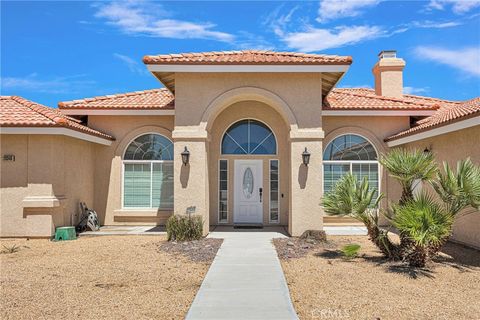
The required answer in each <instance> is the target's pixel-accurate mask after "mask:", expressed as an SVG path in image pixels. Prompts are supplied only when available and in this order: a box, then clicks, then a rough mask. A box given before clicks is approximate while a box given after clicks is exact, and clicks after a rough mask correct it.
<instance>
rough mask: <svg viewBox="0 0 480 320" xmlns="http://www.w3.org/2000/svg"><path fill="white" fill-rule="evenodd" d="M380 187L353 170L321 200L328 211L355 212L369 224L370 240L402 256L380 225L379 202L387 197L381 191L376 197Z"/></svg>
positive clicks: (386, 252)
mask: <svg viewBox="0 0 480 320" xmlns="http://www.w3.org/2000/svg"><path fill="white" fill-rule="evenodd" d="M376 193H377V190H376V189H375V188H370V186H369V183H368V180H367V179H366V177H364V178H363V180H362V181H358V180H357V177H356V176H354V175H353V174H351V173H348V174H346V175H344V176H343V177H342V178H341V179H340V180H339V181H338V182H337V183H336V184H335V186H334V187H333V190H332V191H331V192H328V193H326V194H325V195H324V197H323V198H322V200H321V205H322V206H323V208H324V210H325V212H326V213H328V214H330V215H337V216H346V215H348V216H351V217H352V218H355V219H357V220H359V221H361V222H363V224H364V225H365V227H366V228H367V232H368V235H369V238H370V240H372V241H373V243H374V244H375V245H376V246H377V247H378V248H379V249H380V250H381V251H382V253H383V254H384V255H385V256H387V257H389V258H391V259H398V258H400V256H399V251H398V247H397V246H396V245H395V244H394V243H392V242H391V241H390V239H389V238H388V232H387V231H385V230H382V229H380V228H379V226H378V204H379V202H380V200H381V199H382V198H383V194H382V193H380V194H379V195H378V196H376V197H375V194H376Z"/></svg>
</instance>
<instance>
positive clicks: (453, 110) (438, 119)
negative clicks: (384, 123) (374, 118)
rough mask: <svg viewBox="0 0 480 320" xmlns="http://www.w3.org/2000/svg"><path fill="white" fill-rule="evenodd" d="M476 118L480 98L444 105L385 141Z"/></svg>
mask: <svg viewBox="0 0 480 320" xmlns="http://www.w3.org/2000/svg"><path fill="white" fill-rule="evenodd" d="M477 116H480V97H477V98H474V99H471V100H467V101H464V102H460V103H450V104H446V105H444V106H442V107H441V108H440V109H438V110H437V111H436V112H435V114H433V115H431V116H429V117H427V118H425V119H422V120H419V121H417V123H416V126H414V127H412V128H410V129H408V130H405V131H402V132H400V133H397V134H396V135H393V136H391V137H388V138H387V139H385V141H391V140H396V139H399V138H403V137H406V136H409V135H412V134H416V133H420V132H422V131H427V130H430V129H434V128H438V127H441V126H444V125H447V124H451V123H453V122H457V121H460V120H466V119H468V118H472V117H477Z"/></svg>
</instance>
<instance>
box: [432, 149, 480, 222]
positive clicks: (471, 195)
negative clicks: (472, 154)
mask: <svg viewBox="0 0 480 320" xmlns="http://www.w3.org/2000/svg"><path fill="white" fill-rule="evenodd" d="M443 171H444V172H443V173H442V172H438V173H437V179H436V180H434V181H432V182H431V184H432V186H433V188H434V189H435V191H436V192H437V194H438V195H439V197H440V198H441V199H442V201H444V202H445V203H446V204H447V206H448V208H449V211H451V213H452V214H457V213H458V212H460V211H461V210H462V209H464V208H466V207H467V206H471V207H473V208H475V209H477V210H478V209H479V208H480V167H479V166H476V165H475V164H473V162H472V161H471V160H470V159H469V158H467V159H464V160H461V161H458V162H457V169H456V172H454V171H453V170H452V169H451V168H450V166H449V165H448V163H446V162H444V163H443Z"/></svg>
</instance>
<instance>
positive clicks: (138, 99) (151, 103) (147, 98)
mask: <svg viewBox="0 0 480 320" xmlns="http://www.w3.org/2000/svg"><path fill="white" fill-rule="evenodd" d="M174 106H175V104H174V97H173V94H171V93H170V92H169V91H168V90H167V89H165V88H161V89H152V90H144V91H135V92H128V93H121V94H112V95H107V96H99V97H93V98H86V99H80V100H73V101H65V102H59V103H58V107H59V108H60V109H122V110H128V109H165V110H173V109H174Z"/></svg>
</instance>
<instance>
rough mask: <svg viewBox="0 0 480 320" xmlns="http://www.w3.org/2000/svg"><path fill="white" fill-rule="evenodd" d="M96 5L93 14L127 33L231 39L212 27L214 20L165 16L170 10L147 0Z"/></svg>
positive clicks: (161, 36)
mask: <svg viewBox="0 0 480 320" xmlns="http://www.w3.org/2000/svg"><path fill="white" fill-rule="evenodd" d="M95 7H96V8H97V12H96V13H95V17H97V18H100V19H105V20H106V21H107V23H108V24H110V25H113V26H116V27H118V28H119V29H120V30H121V31H122V32H125V33H127V34H132V35H146V36H151V37H159V38H176V39H212V40H218V41H226V42H228V41H232V40H233V39H234V36H233V35H232V34H229V33H225V32H221V31H215V30H213V28H214V27H215V26H216V25H215V24H213V23H209V22H190V21H184V20H176V19H171V18H168V17H167V16H168V15H169V13H168V12H166V11H164V10H163V8H162V7H161V6H159V5H157V4H154V3H151V2H148V1H140V2H135V1H127V2H109V3H107V4H100V5H95Z"/></svg>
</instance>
